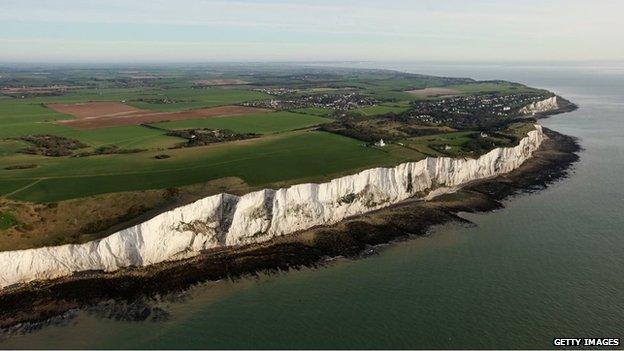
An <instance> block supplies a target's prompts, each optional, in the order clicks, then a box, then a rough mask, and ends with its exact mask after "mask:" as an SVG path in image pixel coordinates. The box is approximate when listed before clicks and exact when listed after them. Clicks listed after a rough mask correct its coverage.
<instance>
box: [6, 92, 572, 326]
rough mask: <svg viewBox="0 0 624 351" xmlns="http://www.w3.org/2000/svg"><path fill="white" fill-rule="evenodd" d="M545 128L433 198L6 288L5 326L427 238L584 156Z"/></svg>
mask: <svg viewBox="0 0 624 351" xmlns="http://www.w3.org/2000/svg"><path fill="white" fill-rule="evenodd" d="M572 106H573V104H572ZM567 111H569V109H568V110H566V111H563V110H562V111H558V112H556V113H561V112H567ZM552 114H554V113H548V114H544V115H540V117H545V116H547V115H552ZM545 132H546V134H547V135H548V136H549V139H547V140H546V141H544V143H543V144H542V146H541V147H540V149H539V150H538V151H537V152H536V153H535V154H534V156H533V157H532V158H530V159H529V160H528V161H526V162H525V163H524V164H523V165H522V166H521V167H520V168H518V169H517V170H514V171H512V172H511V173H508V174H505V175H502V176H499V177H496V178H491V179H487V180H481V181H476V182H474V183H471V184H469V185H466V186H465V187H463V188H462V189H461V190H459V191H458V192H456V193H453V194H448V195H443V196H440V197H438V198H436V199H434V200H432V201H427V202H424V201H418V200H408V201H405V202H403V203H400V204H396V205H393V206H391V207H387V208H383V209H380V210H377V211H375V212H371V213H367V214H364V215H361V216H358V217H354V218H349V219H346V220H344V221H342V222H340V223H337V224H335V225H333V226H330V227H319V228H314V229H311V230H305V231H302V232H299V233H297V234H294V235H289V236H284V237H279V238H276V239H274V240H271V241H268V242H266V243H262V244H256V245H251V246H245V247H241V248H233V249H232V248H226V249H215V250H209V251H207V252H205V253H202V254H201V255H199V256H196V257H193V258H190V259H187V260H184V261H176V262H166V263H161V264H156V265H154V266H151V267H148V268H138V269H126V270H123V271H119V272H116V273H94V272H92V273H80V274H76V275H74V276H72V277H68V278H60V279H57V280H53V281H47V282H38V283H30V284H28V285H25V286H23V287H19V288H16V289H14V290H10V289H9V290H7V291H4V292H2V293H0V307H1V312H0V328H7V327H10V326H12V325H16V324H18V323H23V322H37V321H43V320H46V319H48V318H51V317H54V316H58V315H61V314H63V313H65V312H67V311H69V310H72V309H75V308H80V307H85V306H89V305H93V304H97V303H98V302H101V301H105V300H108V299H112V298H115V299H121V300H126V301H133V300H137V299H142V298H144V297H153V296H156V295H159V294H168V293H174V292H177V291H181V290H185V289H187V288H189V287H190V286H192V285H193V284H196V283H200V282H202V281H208V280H217V279H222V278H227V277H237V276H241V275H244V274H251V273H253V272H257V271H262V270H272V269H273V270H274V269H289V268H296V267H301V266H316V265H319V264H322V263H323V262H324V261H325V260H326V259H327V258H331V257H336V256H348V257H357V256H358V255H360V254H362V253H365V252H366V251H367V250H368V249H369V248H370V247H371V246H374V245H379V244H383V243H388V242H391V241H394V240H398V239H403V238H409V237H411V236H418V235H425V234H426V233H427V230H428V228H429V227H431V226H432V225H435V224H440V223H444V222H446V221H450V220H461V219H459V217H457V215H456V213H457V212H460V211H463V212H476V211H489V210H493V209H496V208H500V207H502V204H501V203H500V200H502V199H504V198H507V197H509V196H511V195H513V194H516V193H520V192H523V191H532V190H535V189H539V188H544V187H545V186H546V185H547V184H548V183H550V182H552V181H555V180H556V179H560V178H562V177H564V176H565V175H566V172H567V171H566V170H567V169H568V167H569V166H570V165H571V164H572V163H573V162H575V161H576V160H577V159H578V156H577V155H576V153H577V152H578V151H579V146H578V144H577V143H576V141H575V139H573V138H571V137H567V136H564V135H561V134H559V133H556V132H553V131H550V130H546V129H545Z"/></svg>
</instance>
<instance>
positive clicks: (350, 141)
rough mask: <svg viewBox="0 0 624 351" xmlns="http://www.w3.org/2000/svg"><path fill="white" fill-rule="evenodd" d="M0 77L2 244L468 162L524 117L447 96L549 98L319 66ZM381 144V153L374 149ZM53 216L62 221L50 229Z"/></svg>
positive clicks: (500, 142)
mask: <svg viewBox="0 0 624 351" xmlns="http://www.w3.org/2000/svg"><path fill="white" fill-rule="evenodd" d="M128 72H132V73H128ZM206 72H211V73H206ZM214 72H218V73H214ZM0 73H2V74H1V75H0V76H2V78H1V79H0V213H1V214H2V217H1V220H0V221H1V222H2V223H1V226H0V234H1V233H6V234H7V235H8V236H9V237H10V238H9V237H6V238H5V239H6V240H5V241H2V240H0V242H3V243H4V244H3V245H6V247H31V246H32V245H39V244H43V243H50V242H54V243H63V242H77V241H79V240H82V239H79V238H83V239H84V238H93V237H97V236H98V235H100V234H98V233H100V232H105V231H106V229H107V228H108V227H110V226H111V225H115V224H119V223H117V222H120V221H121V219H120V218H122V219H123V220H124V221H125V220H132V219H133V218H137V216H140V215H141V214H142V213H144V212H146V211H156V210H157V207H158V206H164V205H165V204H166V205H167V206H171V205H172V204H174V203H184V202H185V201H190V200H191V199H197V198H198V197H200V196H206V195H209V194H214V193H217V192H223V191H226V192H233V193H244V192H246V191H250V190H253V189H259V188H263V187H280V186H285V185H288V184H296V183H301V182H321V181H327V180H328V179H331V178H334V177H338V176H341V175H346V174H351V173H355V172H357V171H360V170H363V169H367V168H371V167H376V166H392V165H396V164H397V163H400V162H405V161H415V160H420V159H422V158H424V157H427V156H453V157H455V156H465V157H475V156H478V155H479V154H480V153H483V152H486V151H488V150H489V149H491V148H493V147H496V146H504V145H509V144H512V143H513V142H515V140H517V138H518V137H519V136H521V135H522V134H523V133H526V131H528V130H529V129H530V121H529V120H523V121H514V119H513V117H514V115H513V114H509V116H507V115H497V116H496V117H492V116H490V120H487V119H483V120H480V119H479V117H478V116H479V114H477V113H475V116H476V117H471V118H472V119H470V121H471V124H470V125H469V126H468V127H466V128H464V127H463V124H461V123H459V122H457V121H456V120H455V119H445V118H447V117H446V116H447V115H446V114H444V113H446V112H439V110H441V109H442V108H445V107H448V106H447V105H445V103H444V102H442V100H441V99H442V98H444V97H445V96H447V95H446V94H451V93H452V95H453V96H454V99H453V100H450V101H451V102H452V104H454V105H452V106H450V107H451V108H453V109H454V110H453V111H456V110H457V111H460V112H461V113H464V112H462V110H461V109H468V108H472V107H471V106H473V105H475V104H481V105H482V104H483V101H499V100H500V101H512V102H513V101H516V100H517V99H520V98H521V99H522V103H524V102H525V101H534V100H536V99H539V98H542V97H543V96H545V94H546V93H545V92H544V91H542V90H536V89H532V88H529V87H526V86H523V85H520V84H515V83H509V82H477V81H473V80H471V79H465V78H461V79H456V78H441V77H431V76H422V75H413V74H404V73H400V72H392V71H378V70H370V71H369V70H348V69H329V68H328V69H318V68H302V67H296V68H293V67H286V68H279V69H276V68H275V67H272V66H269V67H260V68H258V67H251V68H244V67H234V68H233V67H229V66H224V67H221V66H216V67H209V68H203V67H202V68H190V69H182V68H152V69H149V68H145V69H135V68H133V69H125V70H124V69H113V68H109V69H86V70H71V69H49V72H48V71H46V73H47V74H45V75H39V74H34V73H33V72H29V71H22V70H15V71H11V70H6V71H2V70H0ZM35 73H36V72H35ZM3 92H4V94H3ZM516 96H518V97H516ZM462 99H465V101H464V100H462ZM514 106H515V105H514ZM427 109H430V110H431V111H432V113H431V114H432V116H433V117H431V116H429V117H428V118H430V119H431V120H429V119H426V118H424V117H423V115H425V112H427ZM422 111H425V112H422ZM467 111H469V112H470V111H472V110H467ZM514 111H515V110H514ZM434 112H435V113H434ZM478 112H479V113H481V111H478ZM512 112H513V111H512ZM449 116H452V114H449ZM459 116H462V115H461V114H459ZM449 118H450V117H449ZM456 118H459V117H456ZM494 119H496V120H495V121H494ZM447 120H448V121H451V122H453V123H447ZM479 122H483V123H479ZM494 122H496V123H494ZM458 126H459V127H458ZM484 130H486V131H487V132H488V134H487V136H486V137H484V136H483V135H485V134H482V133H481V132H482V131H484ZM480 133H481V134H480ZM206 136H210V137H209V138H205V139H201V138H203V137H206ZM200 137H201V138H200ZM380 138H383V139H384V140H386V142H387V145H386V146H384V147H377V146H375V145H374V143H375V142H377V141H378V140H379V139H380ZM199 141H201V142H199ZM176 194H177V195H176ZM122 199H123V200H122ZM129 199H131V200H129ZM56 208H63V209H65V211H69V212H72V211H75V212H76V213H81V215H80V216H74V217H72V216H71V213H69V214H61V213H59V212H55V211H56V210H55V209H56ZM26 209H28V211H27V210H26ZM86 209H90V210H89V211H91V212H89V213H87V212H85V211H86ZM26 213H30V214H29V215H26ZM96 217H97V220H96V219H95V218H96ZM37 218H39V219H37ZM61 218H62V221H67V223H65V222H63V223H65V224H64V225H62V226H61V225H60V224H59V225H57V224H53V222H54V221H55V220H56V219H59V220H61ZM94 221H96V222H97V223H99V224H97V225H94V224H93V223H94ZM59 223H60V222H59ZM102 223H109V225H108V227H107V225H104V224H102ZM84 228H88V229H84ZM29 238H31V239H29ZM0 239H1V237H0ZM3 247H4V246H3Z"/></svg>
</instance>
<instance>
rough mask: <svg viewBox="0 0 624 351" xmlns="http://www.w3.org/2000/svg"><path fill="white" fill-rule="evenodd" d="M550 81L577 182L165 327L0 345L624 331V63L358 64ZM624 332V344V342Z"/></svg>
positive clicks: (256, 280) (466, 342)
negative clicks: (572, 107)
mask: <svg viewBox="0 0 624 351" xmlns="http://www.w3.org/2000/svg"><path fill="white" fill-rule="evenodd" d="M331 65H334V66H336V65H343V66H351V67H361V68H387V69H396V70H401V71H407V72H414V73H423V74H434V75H442V76H450V77H471V78H475V79H503V80H510V81H516V82H521V83H525V84H528V85H530V86H533V87H540V88H545V89H548V90H551V91H554V92H556V93H557V94H559V95H561V96H563V97H565V98H567V99H569V100H571V101H573V102H574V103H576V104H578V105H579V109H578V110H577V111H574V112H571V113H566V114H562V115H557V116H553V117H551V118H549V119H546V120H542V121H541V123H542V124H543V125H544V126H546V127H548V128H551V129H554V130H556V131H558V132H560V133H563V134H567V135H571V136H575V137H577V138H578V139H579V143H580V144H581V146H582V148H583V151H582V152H580V160H579V162H578V163H576V164H574V166H573V167H572V168H571V170H570V174H569V177H568V178H566V179H563V180H560V181H557V182H556V183H554V184H552V185H551V186H550V187H549V188H547V189H546V190H542V191H537V192H533V193H527V194H521V195H518V196H514V197H513V198H510V199H508V200H506V201H505V202H504V204H505V208H504V209H501V210H497V211H494V212H488V213H479V214H462V216H463V217H464V218H466V219H468V220H469V221H471V222H472V223H474V224H473V225H467V224H465V223H464V224H461V223H449V224H445V225H441V226H437V227H434V228H433V229H432V230H431V232H430V235H427V236H424V237H417V238H414V239H410V240H407V241H402V242H398V243H393V244H389V245H385V246H382V247H379V248H377V249H376V250H375V251H376V254H373V255H370V256H368V257H366V258H361V259H341V258H339V259H335V260H333V261H331V262H329V263H327V264H326V265H324V266H322V267H319V268H313V269H312V268H310V269H301V270H292V271H288V272H279V273H271V274H268V273H262V274H259V275H257V276H250V277H245V278H242V279H237V280H223V281H218V282H210V283H206V284H201V285H199V286H197V287H194V288H192V289H191V290H190V291H188V292H187V293H185V294H183V295H182V296H177V297H176V298H167V299H163V300H162V301H161V302H159V306H160V307H161V308H162V309H163V310H164V311H166V312H167V315H166V318H160V319H159V320H158V321H152V320H147V321H142V322H132V321H123V320H116V319H115V318H105V317H103V316H102V315H101V314H98V313H93V312H85V311H81V312H77V313H76V315H75V316H74V318H70V319H66V320H61V321H56V322H55V323H51V324H50V325H48V326H43V327H42V328H40V329H38V330H35V331H31V332H28V333H24V334H15V335H10V336H5V337H4V339H2V340H0V348H29V349H32V348H105V349H117V348H124V349H134V348H158V349H167V348H187V349H194V348H226V349H230V348H262V349H265V348H269V349H283V348H287V349H293V348H295V349H298V348H306V349H310V348H312V349H326V348H332V349H343V348H427V349H439V348H472V349H480V348H505V349H509V348H511V349H516V348H553V347H554V346H553V340H554V339H556V338H585V337H594V338H624V63H623V62H597V63H596V62H581V63H579V62H557V63H443V64H440V63H432V62H401V63H399V62H394V63H383V62H378V63H371V62H363V63H357V62H351V63H343V64H338V63H336V64H331ZM622 341H624V340H622Z"/></svg>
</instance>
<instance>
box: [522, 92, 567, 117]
mask: <svg viewBox="0 0 624 351" xmlns="http://www.w3.org/2000/svg"><path fill="white" fill-rule="evenodd" d="M558 108H559V104H558V103H557V96H552V97H549V98H547V99H544V100H540V101H536V102H533V103H531V104H529V105H527V106H524V107H523V108H521V109H520V113H521V114H523V115H531V114H536V113H540V112H547V111H551V110H556V109H558Z"/></svg>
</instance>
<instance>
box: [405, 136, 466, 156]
mask: <svg viewBox="0 0 624 351" xmlns="http://www.w3.org/2000/svg"><path fill="white" fill-rule="evenodd" d="M476 133H477V132H473V131H465V132H453V133H444V134H434V135H427V136H422V137H415V138H409V139H405V140H402V141H401V142H402V143H403V144H404V145H405V146H407V147H409V148H411V149H413V150H416V151H418V152H421V153H423V154H425V155H427V156H432V157H436V156H449V155H455V156H459V155H460V153H461V152H460V151H461V146H462V145H464V144H465V143H467V142H469V141H470V140H471V138H470V136H471V135H474V134H476ZM446 145H448V146H449V147H450V149H449V150H445V152H444V153H441V152H439V151H437V150H435V149H434V148H432V147H440V146H441V147H444V146H446Z"/></svg>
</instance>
